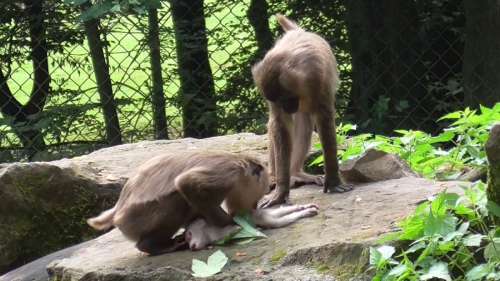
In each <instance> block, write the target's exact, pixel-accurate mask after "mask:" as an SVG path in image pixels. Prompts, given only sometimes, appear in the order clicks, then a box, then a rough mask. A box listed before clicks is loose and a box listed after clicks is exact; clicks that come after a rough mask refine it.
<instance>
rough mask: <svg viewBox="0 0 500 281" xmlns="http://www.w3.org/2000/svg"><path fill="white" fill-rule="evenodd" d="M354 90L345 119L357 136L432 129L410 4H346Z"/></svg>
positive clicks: (393, 0) (414, 12)
mask: <svg viewBox="0 0 500 281" xmlns="http://www.w3.org/2000/svg"><path fill="white" fill-rule="evenodd" d="M346 7H347V13H348V20H347V27H348V33H349V39H350V44H351V55H352V72H353V74H352V75H353V85H352V89H351V104H350V106H349V108H350V109H351V111H350V112H349V113H348V114H349V115H350V118H351V119H353V120H355V122H356V123H357V124H359V125H360V130H361V131H372V132H379V133H389V132H391V131H392V130H393V129H396V128H405V129H411V128H420V129H422V128H426V127H432V126H433V120H430V118H429V115H430V112H429V111H428V108H432V107H431V106H432V104H427V103H429V100H428V99H427V100H426V99H425V98H424V97H425V96H426V94H427V91H426V88H425V85H426V83H427V81H426V78H425V66H424V64H423V61H422V60H421V54H422V44H421V41H419V38H418V36H416V35H415V34H416V33H417V31H418V26H419V22H418V13H417V10H416V7H415V3H414V2H413V1H398V0H383V1H378V2H377V1H356V0H346Z"/></svg>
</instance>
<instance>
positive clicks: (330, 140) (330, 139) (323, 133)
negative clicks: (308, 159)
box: [316, 105, 353, 193]
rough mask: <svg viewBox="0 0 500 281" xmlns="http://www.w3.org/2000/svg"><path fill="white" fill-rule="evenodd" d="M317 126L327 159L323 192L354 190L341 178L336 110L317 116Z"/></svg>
mask: <svg viewBox="0 0 500 281" xmlns="http://www.w3.org/2000/svg"><path fill="white" fill-rule="evenodd" d="M331 106H333V105H331ZM316 125H317V126H318V132H319V137H320V141H321V145H322V147H323V155H324V159H325V182H324V184H323V192H325V193H327V192H346V191H350V190H352V187H353V185H352V184H345V183H342V181H341V179H340V176H339V163H338V159H337V136H336V132H335V110H334V109H325V108H323V109H321V111H320V112H318V113H317V114H316Z"/></svg>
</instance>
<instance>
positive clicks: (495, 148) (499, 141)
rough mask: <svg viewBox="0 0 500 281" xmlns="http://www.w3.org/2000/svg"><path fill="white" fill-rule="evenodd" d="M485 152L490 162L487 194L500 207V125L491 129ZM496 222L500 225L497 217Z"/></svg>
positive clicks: (499, 219)
mask: <svg viewBox="0 0 500 281" xmlns="http://www.w3.org/2000/svg"><path fill="white" fill-rule="evenodd" d="M485 150H486V156H487V157H488V162H489V167H488V188H487V189H486V194H487V196H488V199H489V200H490V201H493V202H495V203H496V204H497V205H500V124H496V125H495V126H493V128H491V132H490V137H489V139H488V141H487V142H486V146H485ZM495 221H496V223H497V225H500V218H498V217H497V218H496V219H495Z"/></svg>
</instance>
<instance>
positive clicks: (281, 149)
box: [258, 104, 293, 208]
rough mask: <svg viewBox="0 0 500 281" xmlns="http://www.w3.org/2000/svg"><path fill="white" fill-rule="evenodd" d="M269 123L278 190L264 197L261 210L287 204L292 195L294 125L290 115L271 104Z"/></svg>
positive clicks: (260, 206)
mask: <svg viewBox="0 0 500 281" xmlns="http://www.w3.org/2000/svg"><path fill="white" fill-rule="evenodd" d="M270 114H271V115H270V119H269V123H268V126H269V128H268V130H269V140H270V141H271V144H272V145H273V151H274V164H275V175H276V188H275V189H274V190H273V191H272V192H271V193H269V194H268V195H266V196H264V198H262V199H261V201H260V202H259V204H258V207H259V208H267V207H270V206H273V205H276V204H281V203H285V202H286V201H287V200H288V195H289V194H290V158H291V157H290V152H291V150H292V139H291V132H292V125H293V120H292V116H291V115H290V114H287V113H285V112H283V110H282V109H279V108H277V107H276V106H275V105H272V104H271V113H270Z"/></svg>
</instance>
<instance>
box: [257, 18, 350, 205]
mask: <svg viewBox="0 0 500 281" xmlns="http://www.w3.org/2000/svg"><path fill="white" fill-rule="evenodd" d="M276 17H277V19H278V23H279V24H280V25H281V27H282V28H283V30H284V31H285V34H284V35H283V37H281V39H279V40H278V41H276V43H275V45H274V47H273V48H272V49H271V50H269V51H268V52H267V54H266V55H265V57H264V58H263V59H262V60H261V61H260V62H258V63H257V64H255V65H254V66H253V67H252V75H253V79H254V81H255V84H256V86H257V88H258V89H259V91H260V92H261V93H262V95H263V96H264V97H265V98H266V99H267V101H268V104H269V122H268V132H269V140H270V145H269V151H270V156H269V163H270V165H269V166H270V167H269V168H270V173H271V178H272V180H273V181H274V180H275V181H276V182H275V183H276V188H275V190H274V191H273V192H272V193H271V194H269V195H267V196H266V197H265V198H264V199H263V200H262V201H261V202H260V206H261V207H267V206H271V205H274V204H279V203H282V202H284V201H286V200H287V199H288V195H289V192H290V191H289V190H290V185H291V183H292V184H293V185H298V183H302V184H303V183H315V184H318V185H321V184H323V186H324V189H323V191H324V192H325V193H326V192H329V191H330V192H344V191H349V190H351V189H352V187H351V185H347V184H343V183H342V182H341V179H340V177H339V173H338V170H339V168H338V160H337V140H336V135H335V94H336V92H337V89H338V86H339V77H338V71H337V62H336V59H335V56H334V55H333V53H332V51H331V48H330V46H329V44H328V42H326V41H325V40H324V39H323V38H321V37H320V36H319V35H317V34H314V33H312V32H307V31H305V30H303V29H302V28H300V27H299V26H298V25H297V24H296V23H295V22H293V21H291V20H289V19H287V18H286V17H284V16H282V15H276ZM314 126H316V129H317V130H318V133H319V136H320V140H321V144H322V147H323V154H324V159H325V161H324V164H325V179H324V180H323V179H322V178H321V177H320V176H313V175H310V174H306V173H305V172H304V171H303V165H304V161H305V158H306V155H307V152H308V150H309V148H310V145H311V136H312V132H313V129H314Z"/></svg>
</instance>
